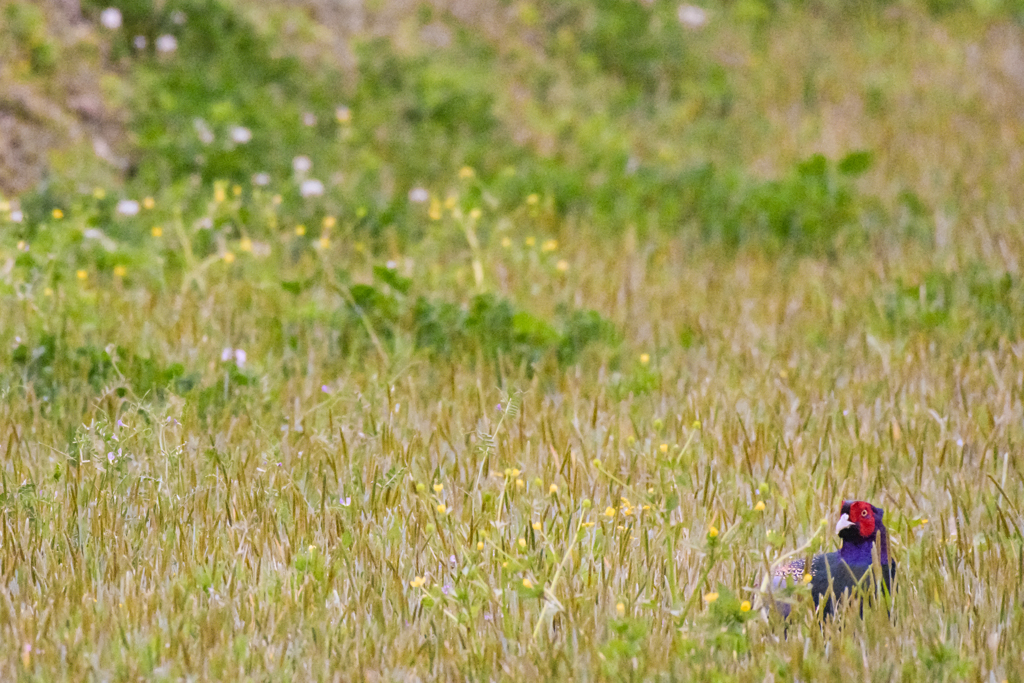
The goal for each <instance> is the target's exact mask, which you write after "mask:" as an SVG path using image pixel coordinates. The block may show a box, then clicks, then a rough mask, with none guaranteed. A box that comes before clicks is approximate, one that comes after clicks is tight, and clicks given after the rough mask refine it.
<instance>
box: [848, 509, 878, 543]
mask: <svg viewBox="0 0 1024 683" xmlns="http://www.w3.org/2000/svg"><path fill="white" fill-rule="evenodd" d="M848 514H849V515H850V521H851V522H853V523H854V524H856V525H857V530H858V531H859V532H860V535H861V537H862V538H871V537H872V536H874V535H875V510H874V508H872V507H871V504H870V503H865V502H864V501H861V500H859V501H857V502H856V503H854V504H853V505H851V506H850V512H849V513H848Z"/></svg>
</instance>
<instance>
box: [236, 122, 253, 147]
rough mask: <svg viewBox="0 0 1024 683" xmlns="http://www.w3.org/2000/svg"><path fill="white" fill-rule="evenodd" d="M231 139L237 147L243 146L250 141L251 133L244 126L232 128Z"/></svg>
mask: <svg viewBox="0 0 1024 683" xmlns="http://www.w3.org/2000/svg"><path fill="white" fill-rule="evenodd" d="M231 139H232V140H233V141H234V142H236V143H238V144H239V145H244V144H245V143H247V142H249V141H250V140H252V131H251V130H249V129H248V128H246V127H245V126H233V127H232V128H231Z"/></svg>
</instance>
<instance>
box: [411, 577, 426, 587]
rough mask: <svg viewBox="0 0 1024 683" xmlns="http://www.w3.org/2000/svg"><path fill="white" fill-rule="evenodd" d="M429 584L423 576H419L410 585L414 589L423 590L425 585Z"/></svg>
mask: <svg viewBox="0 0 1024 683" xmlns="http://www.w3.org/2000/svg"><path fill="white" fill-rule="evenodd" d="M426 582H427V580H426V579H424V578H423V577H422V576H417V577H416V578H415V579H413V580H412V581H410V582H409V585H410V586H412V587H413V588H422V587H423V584H425V583H426Z"/></svg>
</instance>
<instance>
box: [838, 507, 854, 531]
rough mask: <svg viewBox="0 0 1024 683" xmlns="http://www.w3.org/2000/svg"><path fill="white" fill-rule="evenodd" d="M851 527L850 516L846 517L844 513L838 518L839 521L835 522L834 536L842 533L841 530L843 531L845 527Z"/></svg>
mask: <svg viewBox="0 0 1024 683" xmlns="http://www.w3.org/2000/svg"><path fill="white" fill-rule="evenodd" d="M853 525H854V524H853V522H851V521H850V515H848V514H846V513H845V512H844V513H843V514H842V515H841V516H840V517H839V521H838V522H836V534H839V532H840V531H842V530H843V529H845V528H847V527H851V526H853Z"/></svg>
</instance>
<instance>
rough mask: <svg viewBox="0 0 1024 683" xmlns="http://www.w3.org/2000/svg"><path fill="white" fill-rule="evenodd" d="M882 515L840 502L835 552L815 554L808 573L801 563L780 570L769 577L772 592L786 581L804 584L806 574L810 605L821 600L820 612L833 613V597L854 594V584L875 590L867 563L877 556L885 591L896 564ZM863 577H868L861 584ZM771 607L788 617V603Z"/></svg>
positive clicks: (861, 504)
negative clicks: (890, 549)
mask: <svg viewBox="0 0 1024 683" xmlns="http://www.w3.org/2000/svg"><path fill="white" fill-rule="evenodd" d="M884 514H885V511H884V510H882V508H879V507H875V506H874V505H872V504H871V503H865V502H864V501H861V500H858V501H843V509H842V511H841V514H840V516H839V522H838V523H837V524H836V534H837V535H838V536H839V538H840V539H842V542H843V544H842V546H841V547H840V548H839V550H837V551H836V552H832V553H822V554H818V555H815V556H814V557H813V558H812V559H811V570H810V572H808V571H807V570H806V567H805V565H806V562H805V561H804V560H796V561H795V562H790V563H789V564H787V565H784V566H782V567H780V568H779V569H778V570H776V572H775V575H774V576H773V577H772V589H773V590H777V589H780V588H783V587H784V586H785V585H786V583H787V580H792V581H794V582H800V581H806V580H807V579H806V578H805V576H806V575H809V576H810V584H811V595H812V596H813V598H814V606H815V607H818V605H819V603H820V602H821V600H822V598H824V599H825V606H824V607H823V608H822V610H821V612H822V615H825V616H827V615H830V614H832V612H833V611H834V610H835V603H836V600H835V598H839V599H840V600H841V599H842V597H843V595H844V594H845V593H847V592H850V593H855V591H856V588H857V586H858V585H861V586H862V588H865V589H868V588H870V587H871V586H872V585H874V586H875V588H876V589H877V588H878V586H877V585H875V584H874V582H873V581H872V579H871V576H872V574H871V564H872V561H873V560H874V559H875V557H876V556H877V559H878V562H879V564H880V565H881V575H882V583H883V584H884V585H885V591H886V592H888V591H889V590H890V589H891V587H892V581H893V578H894V577H895V574H896V563H895V562H893V561H892V560H891V559H890V558H889V535H888V532H887V531H886V528H885V524H884V523H883V522H882V516H883V515H884ZM876 545H877V546H878V548H877V553H876V549H875V546H876ZM865 574H867V575H868V576H867V578H866V579H865V580H864V581H863V582H862V581H861V579H862V577H864V575H865ZM830 584H831V589H830ZM775 604H776V606H777V607H778V610H779V612H780V613H781V614H782V616H783V617H789V613H790V610H791V609H792V608H791V605H790V604H789V603H787V602H784V601H782V600H777V601H775Z"/></svg>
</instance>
